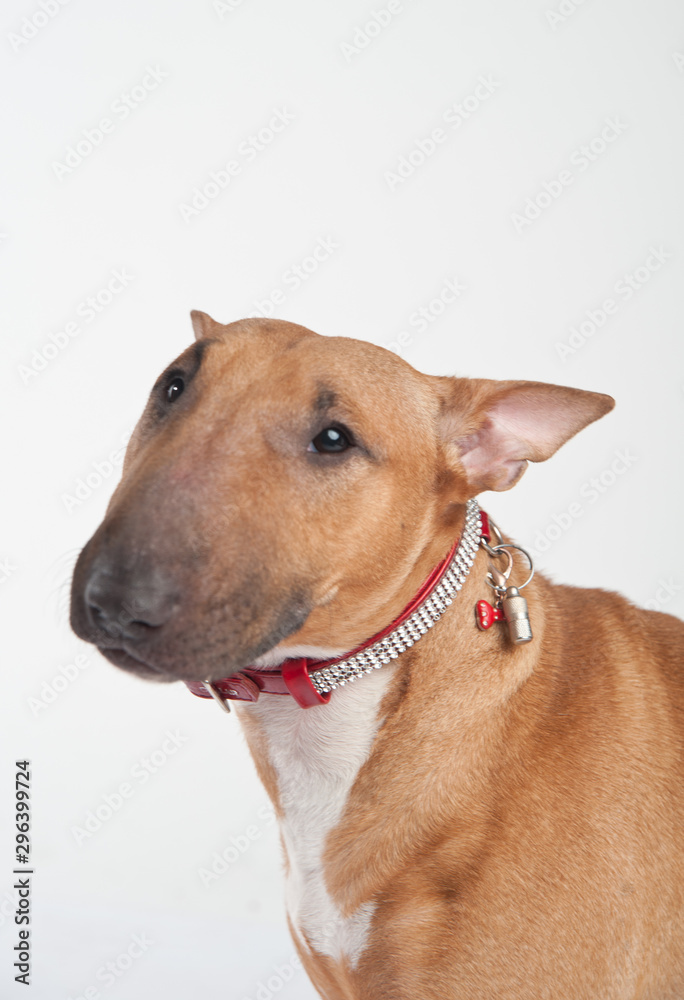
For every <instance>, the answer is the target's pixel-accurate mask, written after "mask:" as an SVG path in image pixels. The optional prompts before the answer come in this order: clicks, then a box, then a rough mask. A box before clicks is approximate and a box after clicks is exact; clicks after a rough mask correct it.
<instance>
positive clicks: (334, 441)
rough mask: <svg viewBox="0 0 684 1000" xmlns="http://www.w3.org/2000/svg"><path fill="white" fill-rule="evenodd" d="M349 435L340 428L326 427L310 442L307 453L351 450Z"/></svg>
mask: <svg viewBox="0 0 684 1000" xmlns="http://www.w3.org/2000/svg"><path fill="white" fill-rule="evenodd" d="M351 446H352V442H351V440H350V435H349V434H348V433H347V432H345V431H343V430H342V429H341V428H340V427H326V428H325V430H322V431H321V432H320V434H317V435H316V437H315V438H314V439H313V441H311V443H310V444H309V447H308V449H307V450H308V451H318V452H328V453H331V452H338V451H346V450H347V448H351Z"/></svg>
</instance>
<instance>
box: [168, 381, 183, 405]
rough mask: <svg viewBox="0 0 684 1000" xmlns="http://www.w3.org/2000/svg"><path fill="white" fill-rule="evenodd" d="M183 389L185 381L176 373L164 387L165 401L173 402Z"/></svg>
mask: <svg viewBox="0 0 684 1000" xmlns="http://www.w3.org/2000/svg"><path fill="white" fill-rule="evenodd" d="M183 389H185V382H184V381H183V379H182V378H181V377H180V375H176V376H175V377H174V378H172V379H171V381H170V382H169V384H168V385H167V387H166V399H167V401H168V402H169V403H175V402H176V400H177V399H178V397H179V396H180V395H181V393H182V392H183Z"/></svg>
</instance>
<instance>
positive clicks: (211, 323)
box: [190, 309, 221, 340]
mask: <svg viewBox="0 0 684 1000" xmlns="http://www.w3.org/2000/svg"><path fill="white" fill-rule="evenodd" d="M190 320H191V322H192V328H193V330H194V331H195V340H201V339H202V338H203V337H208V336H209V335H210V334H211V333H212V332H213V331H214V330H215V329H216V327H217V326H220V325H221V324H220V323H217V322H216V320H215V319H212V318H211V316H209V315H208V313H203V312H200V311H199V309H193V310H192V312H191V313H190Z"/></svg>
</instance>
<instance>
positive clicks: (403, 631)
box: [310, 500, 482, 694]
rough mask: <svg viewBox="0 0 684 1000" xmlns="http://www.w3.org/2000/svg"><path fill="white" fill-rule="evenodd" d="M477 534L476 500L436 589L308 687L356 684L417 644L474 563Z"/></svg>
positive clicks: (317, 675)
mask: <svg viewBox="0 0 684 1000" xmlns="http://www.w3.org/2000/svg"><path fill="white" fill-rule="evenodd" d="M481 534H482V522H481V520H480V506H479V504H478V502H477V500H469V501H468V503H467V504H466V519H465V526H464V528H463V535H462V536H461V540H460V542H459V545H458V548H457V549H456V551H455V552H454V555H453V558H452V559H451V562H450V563H449V566H448V568H447V570H446V572H445V573H444V575H443V576H442V579H441V580H440V582H439V584H438V586H437V587H435V589H434V590H433V591H432V592H431V593H430V594H429V595H428V596H427V597H426V598H425V600H424V601H423V603H422V604H420V605H419V606H418V607H417V608H416V610H415V611H414V612H413V614H412V615H411V617H410V618H407V619H406V621H405V622H403V623H402V624H401V625H399V626H397V628H396V629H394V631H393V632H390V634H389V635H386V636H385V638H384V639H380V640H378V642H375V643H373V645H372V646H369V647H368V649H364V650H362V651H361V652H360V653H357V654H356V655H355V656H350V657H348V659H346V660H340V661H339V663H334V664H332V665H331V666H329V667H323V668H322V669H321V670H316V671H312V672H311V674H310V677H311V683H312V684H313V686H314V687H315V689H316V690H317V691H318V693H319V694H327V693H328V691H333V690H334V689H335V688H336V687H338V685H343V684H346V683H347V681H354V680H356V678H357V677H360V676H361V674H370V673H372V672H373V670H378V669H379V668H380V667H382V666H383V665H384V664H385V663H389V662H390V660H396V658H397V657H398V656H399V654H400V653H403V652H404V650H405V649H408V648H409V646H412V645H413V644H414V642H418V640H419V639H421V638H422V637H423V636H424V635H425V634H426V632H427V631H428V630H429V629H431V628H432V626H433V625H434V624H435V622H436V621H439V619H440V618H441V617H442V615H443V614H444V612H445V611H446V609H447V608H448V607H449V605H450V604H451V602H452V600H453V599H454V596H455V595H456V593H457V592H458V591H459V590H460V589H461V587H462V586H463V583H464V582H465V578H466V577H467V575H468V573H469V572H470V567H471V566H472V565H473V562H474V561H475V554H476V553H477V549H478V546H479V544H480V535H481Z"/></svg>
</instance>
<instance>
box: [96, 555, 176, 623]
mask: <svg viewBox="0 0 684 1000" xmlns="http://www.w3.org/2000/svg"><path fill="white" fill-rule="evenodd" d="M83 596H84V600H85V605H86V608H87V612H88V617H89V618H90V621H91V623H92V625H93V626H94V627H95V628H98V629H102V630H103V631H105V632H106V633H107V635H109V636H111V637H112V638H118V637H121V638H126V639H140V638H142V637H143V636H145V635H146V634H147V633H148V632H149V630H150V629H157V628H160V627H161V626H162V625H164V624H166V622H168V621H169V619H170V618H171V617H172V615H173V613H174V611H175V609H176V606H177V604H178V600H177V594H176V590H175V588H174V587H173V586H172V585H171V582H170V581H169V580H167V579H165V578H164V577H162V576H161V575H160V574H158V573H154V574H150V575H146V576H142V575H140V574H138V575H130V574H129V575H123V574H120V573H116V572H114V571H112V570H111V569H109V568H107V567H103V566H100V567H98V568H95V569H93V571H92V573H91V574H90V577H89V579H88V581H87V583H86V586H85V589H84V593H83Z"/></svg>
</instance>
